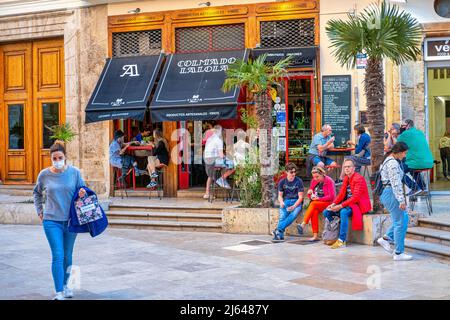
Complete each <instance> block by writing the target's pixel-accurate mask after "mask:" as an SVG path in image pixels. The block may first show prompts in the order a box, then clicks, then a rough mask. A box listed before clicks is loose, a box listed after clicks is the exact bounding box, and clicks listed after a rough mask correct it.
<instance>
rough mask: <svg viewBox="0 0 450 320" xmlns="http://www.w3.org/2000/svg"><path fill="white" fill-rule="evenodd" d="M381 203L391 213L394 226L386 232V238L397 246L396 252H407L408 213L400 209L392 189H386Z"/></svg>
mask: <svg viewBox="0 0 450 320" xmlns="http://www.w3.org/2000/svg"><path fill="white" fill-rule="evenodd" d="M380 201H381V203H382V204H383V206H384V207H385V208H386V209H387V210H388V211H389V213H390V214H391V218H392V224H391V226H390V227H389V229H388V230H387V231H386V235H385V237H386V238H388V239H389V241H390V242H394V244H395V252H396V253H398V254H400V253H403V251H405V237H406V230H408V213H407V212H406V210H402V209H400V207H399V206H400V203H399V202H398V200H397V199H396V198H395V196H394V193H393V192H392V188H391V187H386V188H384V190H383V193H382V194H381V197H380Z"/></svg>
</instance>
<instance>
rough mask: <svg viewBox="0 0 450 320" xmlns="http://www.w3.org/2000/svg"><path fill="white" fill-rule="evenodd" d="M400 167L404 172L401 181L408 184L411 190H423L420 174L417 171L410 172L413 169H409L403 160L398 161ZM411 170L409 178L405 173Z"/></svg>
mask: <svg viewBox="0 0 450 320" xmlns="http://www.w3.org/2000/svg"><path fill="white" fill-rule="evenodd" d="M400 167H401V168H402V169H403V172H404V173H405V174H404V175H403V179H402V182H403V183H404V184H406V185H407V186H408V188H409V189H411V190H425V183H424V181H423V179H422V176H421V175H420V173H419V172H412V171H413V170H414V169H411V168H409V167H408V165H407V164H406V162H405V160H403V161H401V162H400ZM408 172H411V175H412V177H413V179H411V178H410V177H409V176H408V175H407V173H408Z"/></svg>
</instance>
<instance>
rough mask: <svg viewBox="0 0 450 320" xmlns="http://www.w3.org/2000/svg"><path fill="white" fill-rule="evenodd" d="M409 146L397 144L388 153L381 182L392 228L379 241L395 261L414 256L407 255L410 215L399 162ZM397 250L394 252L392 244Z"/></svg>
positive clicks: (382, 168)
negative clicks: (406, 241)
mask: <svg viewBox="0 0 450 320" xmlns="http://www.w3.org/2000/svg"><path fill="white" fill-rule="evenodd" d="M407 151H408V146H407V145H406V143H404V142H397V143H396V144H395V145H394V146H393V147H392V150H391V152H389V153H387V154H386V156H385V160H384V161H383V164H382V165H381V182H382V183H383V186H384V190H383V193H382V194H381V197H380V201H381V203H382V204H383V206H384V207H385V208H386V209H387V210H388V211H389V213H390V214H391V218H392V224H391V227H390V228H389V229H388V230H387V232H386V234H385V235H384V236H383V237H382V238H379V239H378V240H377V242H378V244H379V245H380V246H382V247H383V249H384V250H386V252H388V253H389V254H390V255H392V256H393V259H394V260H395V261H407V260H411V259H412V256H410V255H408V254H406V253H405V252H404V251H405V236H406V230H407V229H408V213H407V212H406V198H405V195H404V194H403V188H402V178H403V170H402V169H401V168H400V163H399V161H402V160H403V159H404V158H405V157H406V152H407ZM392 243H393V244H394V246H395V248H394V250H392V248H391V244H392Z"/></svg>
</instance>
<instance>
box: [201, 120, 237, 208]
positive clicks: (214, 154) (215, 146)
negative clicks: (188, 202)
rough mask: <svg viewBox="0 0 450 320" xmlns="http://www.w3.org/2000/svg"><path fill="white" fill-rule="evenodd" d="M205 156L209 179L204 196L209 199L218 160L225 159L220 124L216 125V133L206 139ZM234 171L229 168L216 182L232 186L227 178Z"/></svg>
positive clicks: (224, 186)
mask: <svg viewBox="0 0 450 320" xmlns="http://www.w3.org/2000/svg"><path fill="white" fill-rule="evenodd" d="M204 158H205V170H206V174H207V176H208V180H207V181H206V191H205V195H204V196H203V198H204V199H209V189H210V187H211V183H212V182H213V179H214V171H215V167H216V160H218V159H223V160H225V156H224V153H223V140H222V127H221V126H220V125H216V126H214V134H212V135H211V136H210V137H209V138H208V140H207V141H206V145H205V151H204ZM232 172H233V171H232V170H227V171H226V172H225V173H223V174H222V176H221V177H220V178H219V179H217V181H216V183H217V184H218V185H219V186H221V187H222V188H227V189H229V188H231V187H230V185H229V184H228V182H227V180H226V178H227V177H228V176H229V175H230V174H231V173H232Z"/></svg>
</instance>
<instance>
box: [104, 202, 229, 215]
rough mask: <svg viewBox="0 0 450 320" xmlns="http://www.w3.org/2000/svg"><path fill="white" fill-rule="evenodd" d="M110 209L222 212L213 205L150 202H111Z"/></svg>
mask: <svg viewBox="0 0 450 320" xmlns="http://www.w3.org/2000/svg"><path fill="white" fill-rule="evenodd" d="M109 210H110V211H116V212H118V211H121V212H124V211H125V212H128V211H133V212H136V211H139V212H174V213H190V212H195V213H197V214H211V213H215V214H222V208H214V207H199V206H189V205H181V206H180V205H169V204H161V206H156V205H151V204H129V203H123V204H121V203H113V204H110V205H109Z"/></svg>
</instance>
